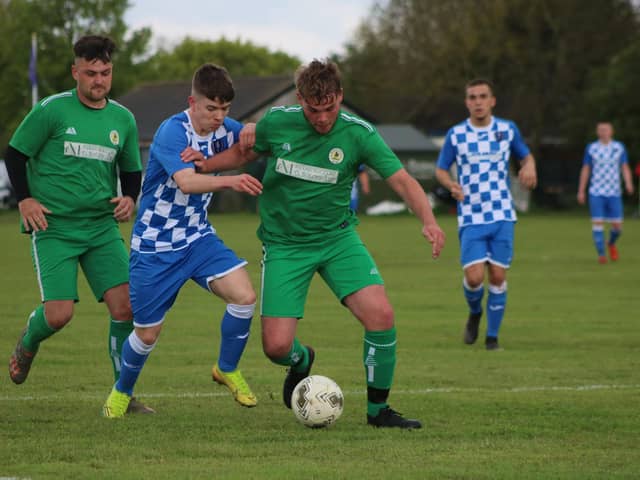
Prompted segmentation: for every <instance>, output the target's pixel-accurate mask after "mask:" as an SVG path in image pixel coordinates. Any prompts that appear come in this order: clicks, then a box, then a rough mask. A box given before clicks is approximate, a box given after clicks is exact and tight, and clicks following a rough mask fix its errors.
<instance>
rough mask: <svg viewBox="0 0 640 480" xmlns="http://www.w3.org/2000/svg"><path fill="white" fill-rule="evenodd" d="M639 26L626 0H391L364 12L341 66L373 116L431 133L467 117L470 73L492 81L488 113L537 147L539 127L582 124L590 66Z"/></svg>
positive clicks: (559, 131) (351, 90)
mask: <svg viewBox="0 0 640 480" xmlns="http://www.w3.org/2000/svg"><path fill="white" fill-rule="evenodd" d="M638 29H639V24H638V16H637V11H636V10H635V7H634V3H633V1H632V0H599V1H598V2H584V1H583V0H563V1H561V2H560V1H555V0H447V1H446V2H442V1H440V0H390V1H389V3H388V4H387V5H386V6H385V7H382V6H380V5H378V6H376V7H375V8H374V9H373V10H372V12H371V14H370V16H369V17H368V18H367V19H366V20H365V22H364V23H363V24H362V25H361V26H360V29H359V31H358V33H357V35H356V37H355V39H354V40H353V41H352V42H351V44H350V45H349V46H348V49H347V53H346V54H345V55H344V57H343V58H341V64H342V66H343V70H344V74H345V88H346V89H347V95H348V96H349V99H350V100H351V101H353V102H354V103H356V104H358V105H361V106H362V108H364V109H365V110H367V111H371V112H372V114H373V116H374V117H376V118H377V119H378V120H380V121H407V122H411V123H414V124H416V125H417V126H419V127H422V129H424V130H431V131H434V130H439V131H444V130H445V129H446V128H448V126H450V125H451V124H452V123H454V122H457V121H459V120H461V119H463V118H464V117H465V116H466V111H465V110H464V105H463V86H464V84H465V83H466V82H467V81H468V80H469V79H471V78H474V77H485V78H488V79H491V80H493V83H494V84H495V87H496V95H497V97H498V105H497V107H496V113H497V114H498V115H502V116H507V117H510V118H514V119H515V120H516V121H517V122H518V123H519V124H520V126H521V128H522V129H523V131H524V133H525V134H526V135H527V137H528V138H529V140H530V142H531V143H532V144H533V146H534V148H536V147H537V145H539V143H540V141H541V140H542V138H543V137H544V136H545V135H553V136H562V137H571V138H574V137H575V136H576V132H580V131H584V127H585V121H589V122H591V121H592V119H585V115H584V107H585V89H586V87H587V80H588V78H589V73H590V72H592V71H593V70H594V69H597V68H600V67H604V66H606V65H608V64H609V61H610V59H612V58H614V57H616V55H617V54H618V53H619V52H621V51H622V50H623V49H624V48H625V47H627V46H628V45H629V43H630V42H631V41H632V40H633V39H635V38H636V36H637V34H638ZM635 69H636V70H637V67H636V68H635Z"/></svg>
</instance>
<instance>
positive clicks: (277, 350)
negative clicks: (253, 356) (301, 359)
mask: <svg viewBox="0 0 640 480" xmlns="http://www.w3.org/2000/svg"><path fill="white" fill-rule="evenodd" d="M262 351H263V352H264V354H265V355H266V356H267V357H268V358H269V359H271V360H275V359H279V358H284V357H286V356H287V355H289V352H290V351H291V342H290V341H285V340H284V339H271V338H266V337H262Z"/></svg>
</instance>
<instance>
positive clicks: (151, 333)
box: [135, 327, 160, 346]
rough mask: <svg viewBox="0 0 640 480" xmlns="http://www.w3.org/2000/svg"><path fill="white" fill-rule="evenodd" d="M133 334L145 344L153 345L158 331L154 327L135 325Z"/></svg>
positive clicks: (158, 334) (156, 339) (158, 333)
mask: <svg viewBox="0 0 640 480" xmlns="http://www.w3.org/2000/svg"><path fill="white" fill-rule="evenodd" d="M135 335H136V337H138V339H139V340H140V341H141V342H142V343H144V344H145V345H147V346H152V345H155V343H156V342H157V341H158V337H159V336H160V331H159V330H158V329H155V328H139V327H136V329H135Z"/></svg>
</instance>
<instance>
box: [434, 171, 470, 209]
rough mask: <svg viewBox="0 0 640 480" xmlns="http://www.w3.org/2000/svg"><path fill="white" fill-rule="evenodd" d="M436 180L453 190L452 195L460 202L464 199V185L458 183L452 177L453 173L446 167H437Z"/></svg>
mask: <svg viewBox="0 0 640 480" xmlns="http://www.w3.org/2000/svg"><path fill="white" fill-rule="evenodd" d="M436 180H438V182H440V184H441V185H442V186H443V187H444V188H446V189H447V190H449V191H450V192H451V196H452V197H453V198H455V199H456V200H458V201H459V202H461V201H463V200H464V193H462V186H461V185H460V184H459V183H456V182H454V181H453V179H452V178H451V175H450V174H449V172H448V171H447V170H445V169H444V168H436Z"/></svg>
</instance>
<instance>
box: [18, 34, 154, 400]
mask: <svg viewBox="0 0 640 480" xmlns="http://www.w3.org/2000/svg"><path fill="white" fill-rule="evenodd" d="M114 50H115V44H114V43H113V41H112V40H111V39H109V38H107V37H101V36H93V35H89V36H85V37H82V38H80V39H79V40H78V41H77V42H76V43H75V44H74V46H73V51H74V62H73V64H72V65H71V74H72V76H73V78H74V79H75V80H76V88H75V89H73V90H69V91H66V92H61V93H58V94H56V95H52V96H50V97H47V98H45V99H43V100H42V101H40V102H39V103H38V104H37V105H35V106H34V108H33V109H32V110H31V112H30V113H29V114H28V115H27V116H26V117H25V118H24V120H23V121H22V123H21V124H20V125H19V127H18V129H17V130H16V132H15V133H14V135H13V137H12V138H11V140H10V142H9V147H8V149H7V153H6V163H7V170H8V172H9V177H10V179H11V183H12V185H13V188H14V190H15V192H16V196H17V200H18V202H19V203H18V208H19V210H20V214H21V218H22V229H23V232H25V233H28V234H29V235H30V236H31V253H32V257H33V263H34V266H35V270H36V275H37V278H38V286H39V288H40V296H41V302H42V304H41V305H39V306H37V307H36V308H35V309H34V310H33V311H32V313H31V314H30V316H29V320H28V322H27V326H26V328H25V329H24V331H23V332H22V334H21V335H20V338H19V340H18V344H17V346H16V348H15V350H14V352H13V354H12V355H11V358H10V360H9V375H10V377H11V380H13V382H15V383H17V384H20V383H23V382H24V381H25V380H26V379H27V375H28V373H29V369H30V367H31V364H32V362H33V359H34V357H35V355H36V353H37V352H38V349H39V347H40V343H41V342H42V341H43V340H45V339H47V338H48V337H50V336H51V335H53V334H54V333H56V332H58V331H59V330H61V329H62V328H63V327H64V326H65V325H66V324H67V323H69V321H70V320H71V317H72V316H73V308H74V303H75V302H77V301H78V300H79V298H78V288H77V271H78V265H80V266H81V267H82V270H83V272H84V274H85V276H86V278H87V281H88V283H89V285H90V287H91V289H92V291H93V294H94V295H95V297H96V299H97V300H98V301H100V302H104V303H106V305H107V308H108V310H109V314H110V317H111V323H110V329H109V354H110V356H111V360H112V364H113V371H114V376H115V377H116V380H117V378H118V376H119V372H120V350H121V347H122V342H123V341H124V340H125V339H126V338H127V336H128V335H129V333H130V332H131V330H132V329H133V323H132V318H133V315H132V313H131V305H130V302H129V285H128V281H129V270H128V253H127V250H126V248H125V245H124V241H123V239H122V235H121V234H120V229H119V227H118V222H123V221H128V220H129V219H130V218H131V216H132V214H133V213H134V208H135V202H136V199H137V197H138V194H139V193H140V180H141V170H142V165H141V162H140V151H139V147H138V132H137V128H136V122H135V119H134V117H133V115H132V114H131V112H130V111H129V110H127V109H126V108H124V107H123V106H122V105H120V104H118V103H117V102H114V101H113V100H110V99H109V98H107V95H108V94H109V91H110V90H111V81H112V70H113V65H112V62H111V56H112V54H113V52H114ZM118 177H119V178H120V184H121V190H122V194H121V195H120V194H119V193H118ZM131 411H136V412H145V413H148V412H152V410H151V409H149V408H148V407H146V406H144V405H143V404H141V403H140V402H138V401H136V402H134V404H133V405H132V406H131Z"/></svg>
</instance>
